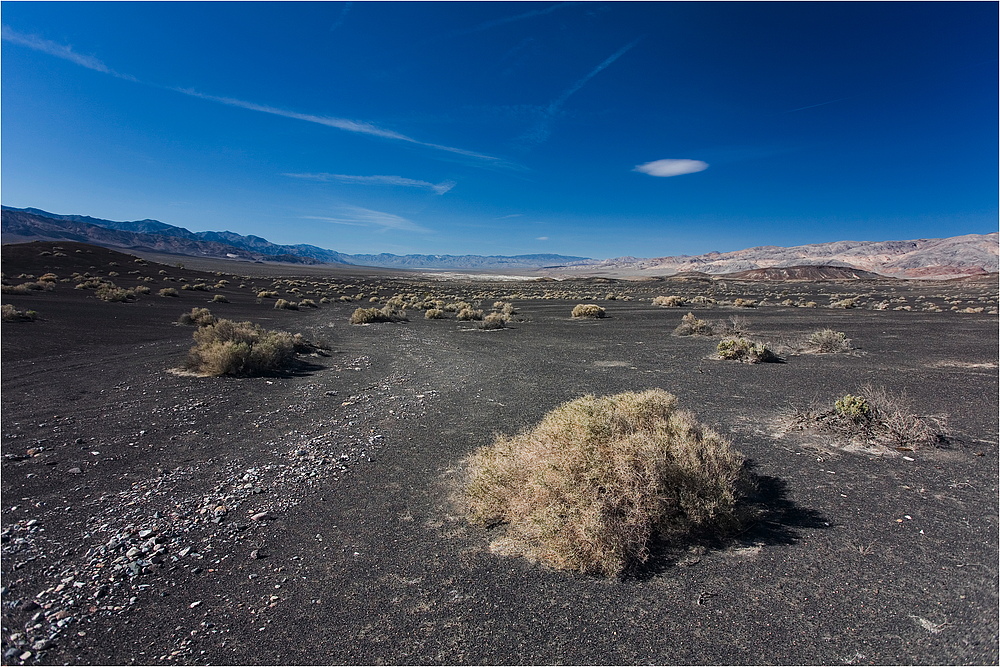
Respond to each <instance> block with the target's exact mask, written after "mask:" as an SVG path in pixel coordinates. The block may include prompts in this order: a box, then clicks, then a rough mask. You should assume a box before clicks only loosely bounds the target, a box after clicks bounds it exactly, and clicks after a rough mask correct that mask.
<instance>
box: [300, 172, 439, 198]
mask: <svg viewBox="0 0 1000 667" xmlns="http://www.w3.org/2000/svg"><path fill="white" fill-rule="evenodd" d="M282 176H289V177H291V178H301V179H303V180H308V181H320V182H329V181H337V182H339V183H356V184H359V185H400V186H403V187H408V188H423V189H425V190H430V191H432V192H434V193H435V194H439V195H443V194H444V193H446V192H448V191H449V190H451V189H452V188H454V187H455V185H457V184H456V183H455V181H442V182H440V183H429V182H428V181H418V180H416V179H413V178H405V177H403V176H377V175H376V176H353V175H350V174H282Z"/></svg>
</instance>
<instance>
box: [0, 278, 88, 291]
mask: <svg viewBox="0 0 1000 667" xmlns="http://www.w3.org/2000/svg"><path fill="white" fill-rule="evenodd" d="M43 277H44V276H43ZM96 286H97V285H95V286H94V287H96ZM53 289H55V282H54V281H47V280H38V281H37V282H26V283H21V284H20V285H4V286H3V287H2V288H0V292H3V293H4V294H30V293H31V292H40V291H51V290H53Z"/></svg>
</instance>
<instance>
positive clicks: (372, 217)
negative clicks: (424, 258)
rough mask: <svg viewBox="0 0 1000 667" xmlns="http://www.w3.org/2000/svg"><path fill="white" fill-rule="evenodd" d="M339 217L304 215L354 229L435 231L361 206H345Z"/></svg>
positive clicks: (311, 218)
mask: <svg viewBox="0 0 1000 667" xmlns="http://www.w3.org/2000/svg"><path fill="white" fill-rule="evenodd" d="M338 213H339V215H336V216H321V215H304V216H302V217H303V219H305V220H322V221H323V222H330V223H333V224H335V225H350V226H353V227H375V228H376V229H379V230H380V231H390V230H392V231H400V232H421V233H425V234H427V233H432V232H433V230H430V229H427V228H426V227H422V226H420V225H418V224H417V223H415V222H413V221H412V220H407V219H406V218H404V217H402V216H398V215H395V214H394V213H385V212H384V211H373V210H372V209H369V208H362V207H360V206H343V207H341V208H340V209H339V210H338Z"/></svg>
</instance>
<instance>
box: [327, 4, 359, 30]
mask: <svg viewBox="0 0 1000 667" xmlns="http://www.w3.org/2000/svg"><path fill="white" fill-rule="evenodd" d="M353 4H354V3H353V2H345V3H344V7H343V9H341V10H340V16H338V17H337V20H336V21H334V22H333V25H331V26H330V32H333V31H334V30H336V29H337V28H339V27H340V26H342V25H344V19H346V18H347V13H348V12H349V11H351V6H352V5H353Z"/></svg>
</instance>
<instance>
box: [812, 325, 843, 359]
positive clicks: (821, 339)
mask: <svg viewBox="0 0 1000 667" xmlns="http://www.w3.org/2000/svg"><path fill="white" fill-rule="evenodd" d="M851 349H853V348H852V347H851V339H850V338H848V337H847V334H845V333H844V332H843V331H834V330H833V329H820V330H819V331H814V332H813V333H811V334H809V337H808V338H806V342H805V347H804V351H805V352H812V353H814V354H833V353H836V352H850V351H851Z"/></svg>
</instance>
